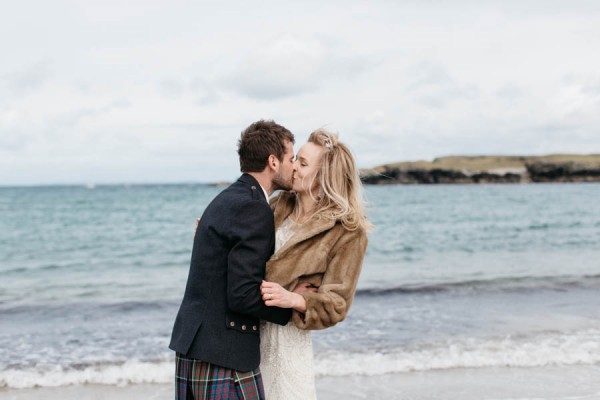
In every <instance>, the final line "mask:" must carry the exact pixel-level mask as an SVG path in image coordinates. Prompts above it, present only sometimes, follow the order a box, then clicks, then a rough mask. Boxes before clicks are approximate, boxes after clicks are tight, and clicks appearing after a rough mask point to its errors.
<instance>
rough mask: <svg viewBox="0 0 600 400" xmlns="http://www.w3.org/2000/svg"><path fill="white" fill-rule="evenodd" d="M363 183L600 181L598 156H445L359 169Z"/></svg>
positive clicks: (599, 158) (599, 160)
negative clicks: (431, 159)
mask: <svg viewBox="0 0 600 400" xmlns="http://www.w3.org/2000/svg"><path fill="white" fill-rule="evenodd" d="M361 179H362V181H363V182H364V183H366V184H378V185H381V184H436V183H442V184H452V183H459V184H472V183H540V182H561V183H562V182H600V154H587V155H582V154H552V155H547V156H448V157H440V158H436V159H434V160H433V161H405V162H398V163H391V164H384V165H380V166H377V167H375V168H369V169H363V170H361Z"/></svg>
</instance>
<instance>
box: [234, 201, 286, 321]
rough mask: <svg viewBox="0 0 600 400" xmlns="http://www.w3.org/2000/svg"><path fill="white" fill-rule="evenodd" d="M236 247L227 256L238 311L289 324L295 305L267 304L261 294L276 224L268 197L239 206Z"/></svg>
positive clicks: (235, 227) (235, 308)
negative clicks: (290, 307) (275, 305)
mask: <svg viewBox="0 0 600 400" xmlns="http://www.w3.org/2000/svg"><path fill="white" fill-rule="evenodd" d="M230 232H231V234H230V240H231V241H232V248H231V250H230V252H229V256H228V259H227V303H228V307H229V308H230V309H231V310H232V311H234V312H238V313H242V314H247V315H251V316H254V317H257V318H260V319H264V320H266V321H270V322H273V323H277V324H280V325H285V324H287V323H288V321H289V320H290V317H291V313H292V311H291V309H284V308H279V307H267V306H266V305H265V304H264V302H263V300H262V296H261V294H260V284H261V283H262V280H263V279H264V276H265V263H266V261H267V260H268V259H269V257H270V256H271V253H272V250H273V241H274V235H275V228H274V226H273V213H272V211H271V208H270V207H269V205H268V204H267V203H266V202H265V201H264V200H251V201H248V202H245V203H243V204H242V205H241V206H240V207H239V209H238V210H237V212H236V214H235V217H234V218H233V220H232V223H231V226H230Z"/></svg>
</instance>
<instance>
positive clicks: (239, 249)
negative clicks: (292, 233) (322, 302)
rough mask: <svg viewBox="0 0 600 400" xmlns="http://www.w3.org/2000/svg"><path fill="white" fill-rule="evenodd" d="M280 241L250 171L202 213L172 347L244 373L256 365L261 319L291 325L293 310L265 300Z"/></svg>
mask: <svg viewBox="0 0 600 400" xmlns="http://www.w3.org/2000/svg"><path fill="white" fill-rule="evenodd" d="M274 246H275V224H274V219H273V212H272V210H271V208H270V207H269V204H268V202H267V199H265V195H264V192H263V190H262V189H261V187H260V185H259V183H258V182H257V181H256V179H254V177H252V176H251V175H248V174H244V175H242V176H241V177H240V178H239V179H238V181H237V182H235V183H233V184H232V185H231V186H229V187H228V188H227V189H225V190H224V191H223V192H221V193H220V194H219V195H217V197H215V198H214V199H213V201H212V202H211V203H210V204H209V205H208V207H206V210H205V211H204V214H202V217H201V218H200V223H199V225H198V229H197V230H196V236H195V237H194V248H193V250H192V261H191V263H190V272H189V275H188V280H187V285H186V288H185V294H184V296H183V301H182V302H181V306H180V308H179V313H178V314H177V318H176V319H175V326H174V327H173V334H172V336H171V343H170V345H169V348H171V349H172V350H175V351H177V352H179V353H181V354H184V355H186V356H187V357H191V358H196V359H200V360H202V361H207V362H210V363H213V364H216V365H220V366H223V367H226V368H231V369H235V370H238V371H250V370H253V369H256V368H257V367H258V366H259V364H260V337H259V330H260V328H259V320H260V319H264V320H266V321H270V322H274V323H277V324H280V325H285V324H286V323H287V322H288V321H289V319H290V316H291V312H292V311H291V309H283V308H278V307H267V306H265V305H264V303H263V301H262V298H261V294H260V284H261V282H262V279H263V278H264V274H265V263H266V262H267V260H268V259H269V258H270V257H271V254H272V253H273V250H274Z"/></svg>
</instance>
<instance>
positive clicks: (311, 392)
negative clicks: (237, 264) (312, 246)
mask: <svg viewBox="0 0 600 400" xmlns="http://www.w3.org/2000/svg"><path fill="white" fill-rule="evenodd" d="M298 226H299V225H298V224H297V223H295V222H294V221H292V220H291V219H290V218H286V219H285V221H283V223H282V224H281V226H280V227H279V229H277V232H276V234H275V252H277V251H278V250H279V249H280V248H281V247H282V246H283V245H284V244H285V243H286V242H287V241H288V240H289V239H290V238H291V237H292V236H293V235H294V232H295V231H296V230H297V228H298ZM260 357H261V363H260V370H261V373H262V378H263V383H264V386H265V394H266V396H267V400H295V399H298V400H311V399H316V398H317V393H316V390H315V373H314V366H313V349H312V338H311V335H310V331H306V330H301V329H298V328H296V326H295V325H294V323H293V322H291V321H290V322H289V323H288V324H287V325H285V326H281V325H277V324H273V323H271V322H266V321H262V322H261V325H260Z"/></svg>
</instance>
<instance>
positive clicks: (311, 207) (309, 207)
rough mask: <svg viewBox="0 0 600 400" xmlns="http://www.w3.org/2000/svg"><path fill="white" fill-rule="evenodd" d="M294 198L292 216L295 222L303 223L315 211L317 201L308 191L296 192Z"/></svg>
mask: <svg viewBox="0 0 600 400" xmlns="http://www.w3.org/2000/svg"><path fill="white" fill-rule="evenodd" d="M296 200H297V201H296V206H295V207H294V212H293V214H294V217H295V219H296V222H298V223H304V222H306V221H307V220H308V219H310V217H311V216H313V215H314V213H315V212H316V211H317V203H316V202H315V200H313V199H312V198H311V197H310V195H309V194H308V193H297V194H296Z"/></svg>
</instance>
